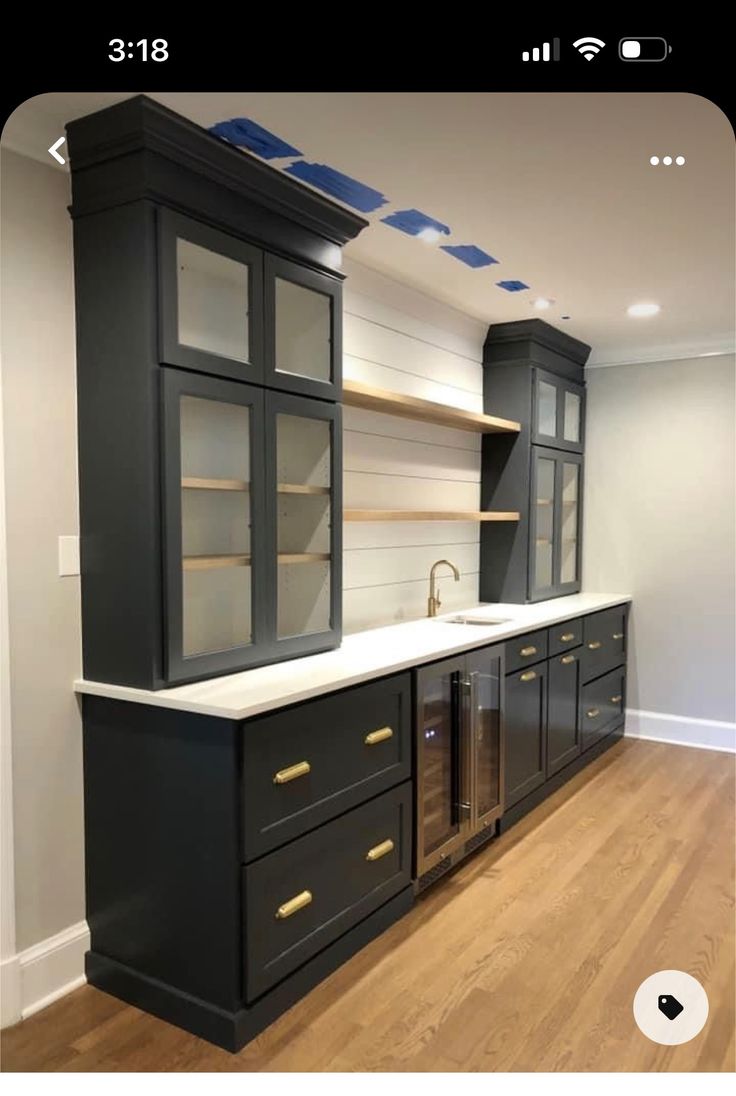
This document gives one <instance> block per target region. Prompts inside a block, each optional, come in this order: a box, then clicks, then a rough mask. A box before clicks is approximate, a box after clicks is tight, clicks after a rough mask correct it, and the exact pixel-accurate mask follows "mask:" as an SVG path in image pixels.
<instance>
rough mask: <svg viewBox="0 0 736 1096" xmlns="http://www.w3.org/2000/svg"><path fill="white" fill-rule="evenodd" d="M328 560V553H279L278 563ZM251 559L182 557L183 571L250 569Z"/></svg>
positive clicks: (243, 556) (228, 556)
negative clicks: (227, 568)
mask: <svg viewBox="0 0 736 1096" xmlns="http://www.w3.org/2000/svg"><path fill="white" fill-rule="evenodd" d="M329 558H330V553H329V552H279V555H278V561H279V563H322V562H324V561H325V560H328V559H329ZM250 562H251V557H250V556H246V555H224V556H184V558H183V559H182V566H183V568H184V570H185V571H214V570H216V569H217V568H220V567H250Z"/></svg>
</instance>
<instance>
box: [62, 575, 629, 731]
mask: <svg viewBox="0 0 736 1096" xmlns="http://www.w3.org/2000/svg"><path fill="white" fill-rule="evenodd" d="M628 601H631V598H630V597H629V596H628V595H627V594H573V595H572V596H571V597H562V598H555V599H553V600H551V601H540V602H537V603H536V605H503V604H488V603H486V604H483V605H475V606H473V607H472V608H470V609H466V610H462V614H463V615H465V616H479V617H485V616H494V617H504V618H506V622H505V623H503V624H495V625H488V626H486V625H478V624H450V623H448V622H447V620H446V618H445V617H437V618H436V619H435V620H427V619H423V620H414V621H410V622H408V623H406V624H392V625H389V626H388V627H385V628H371V629H370V630H369V631H366V632H357V633H356V634H354V635H349V636H345V638H344V639H343V642H342V646H341V647H338V648H337V650H334V651H325V652H324V653H323V654H319V655H307V656H306V657H304V658H294V659H290V660H289V661H287V662H277V663H273V664H271V665H270V666H259V667H257V668H256V669H254V670H243V671H242V672H241V673H236V674H227V675H225V676H224V677H215V678H210V679H209V680H208V681H198V682H195V683H194V684H192V685H178V686H176V687H175V688H173V689H159V690H157V691H156V692H153V691H151V690H149V689H136V688H132V687H130V686H128V685H108V684H106V683H105V682H100V681H85V680H84V679H81V680H79V681H75V683H74V688H75V690H76V692H78V693H91V694H93V695H94V696H107V697H112V698H113V699H115V700H129V701H133V702H136V703H138V704H151V705H154V706H158V707H162V708H176V709H178V710H179V711H183V712H197V713H199V714H200V715H214V716H220V717H222V718H224V719H246V718H248V717H249V716H253V715H258V714H260V713H261V712H268V711H272V710H273V709H275V708H282V707H284V706H285V705H287V704H295V703H297V702H298V701H300V700H308V699H310V697H317V696H322V695H323V694H324V693H330V692H333V691H334V690H336V689H344V688H346V687H347V686H348V685H358V684H360V682H361V681H369V680H370V679H371V678H375V677H383V676H384V675H385V674H391V673H396V672H398V671H399V670H406V669H408V668H409V667H411V666H417V665H419V664H420V663H422V662H433V661H434V660H435V659H439V658H445V657H448V656H451V655H456V654H460V653H462V652H463V651H469V650H472V648H474V647H484V646H487V645H488V644H490V643H500V642H502V641H503V640H505V639H510V638H511V637H512V636H517V635H521V634H522V633H523V632H531V631H534V629H536V628H543V627H546V626H548V625H550V624H558V623H559V622H560V621H563V620H570V619H572V618H573V617H577V616H582V615H583V614H584V613H594V612H596V611H597V610H598V609H607V608H609V606H612V605H621V604H624V603H625V602H628ZM458 612H459V611H455V612H454V613H448V614H446V616H447V617H452V616H457V615H458Z"/></svg>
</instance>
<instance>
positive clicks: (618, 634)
mask: <svg viewBox="0 0 736 1096" xmlns="http://www.w3.org/2000/svg"><path fill="white" fill-rule="evenodd" d="M613 638H614V639H623V638H624V633H623V632H614V633H613Z"/></svg>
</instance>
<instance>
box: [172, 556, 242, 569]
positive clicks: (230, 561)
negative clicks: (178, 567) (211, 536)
mask: <svg viewBox="0 0 736 1096" xmlns="http://www.w3.org/2000/svg"><path fill="white" fill-rule="evenodd" d="M182 565H183V567H184V570H185V571H214V570H215V569H216V568H219V567H250V556H234V555H233V556H229V555H228V556H184V559H183V560H182Z"/></svg>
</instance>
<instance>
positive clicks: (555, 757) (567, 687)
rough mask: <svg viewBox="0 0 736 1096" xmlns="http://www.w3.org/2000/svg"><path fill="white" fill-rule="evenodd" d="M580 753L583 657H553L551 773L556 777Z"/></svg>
mask: <svg viewBox="0 0 736 1096" xmlns="http://www.w3.org/2000/svg"><path fill="white" fill-rule="evenodd" d="M579 753H580V659H579V658H578V656H577V655H576V654H573V653H568V654H564V655H559V656H558V657H556V658H551V659H550V660H549V700H548V706H547V776H548V777H549V776H554V774H555V773H556V772H559V770H560V769H562V768H564V766H565V765H567V764H568V762H570V761H572V760H573V759H574V758H575V757H577V755H578V754H579Z"/></svg>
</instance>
